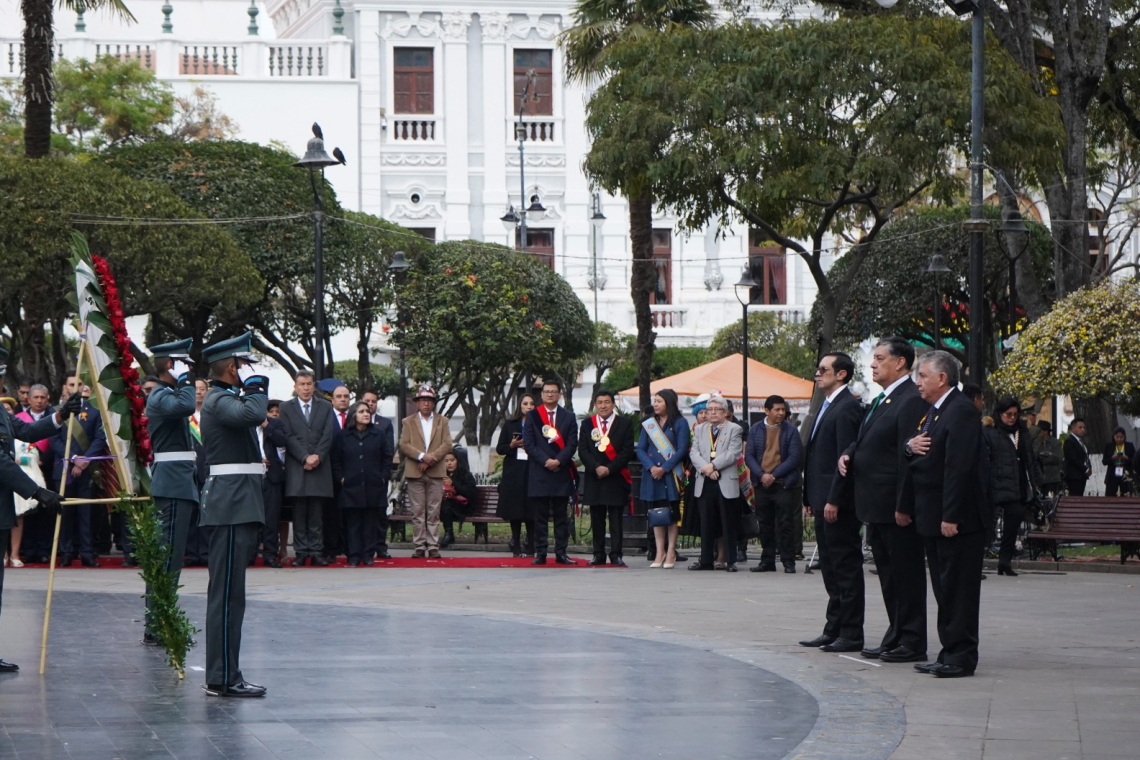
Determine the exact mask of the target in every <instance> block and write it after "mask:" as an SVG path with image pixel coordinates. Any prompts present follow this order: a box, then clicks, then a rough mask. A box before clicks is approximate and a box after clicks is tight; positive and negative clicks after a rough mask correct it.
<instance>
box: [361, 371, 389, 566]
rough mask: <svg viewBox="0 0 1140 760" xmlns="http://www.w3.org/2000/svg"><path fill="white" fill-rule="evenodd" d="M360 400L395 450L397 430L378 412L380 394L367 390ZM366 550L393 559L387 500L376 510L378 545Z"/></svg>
mask: <svg viewBox="0 0 1140 760" xmlns="http://www.w3.org/2000/svg"><path fill="white" fill-rule="evenodd" d="M360 400H361V401H363V402H364V403H365V404H368V411H369V412H371V413H372V424H373V425H375V426H376V431H377V432H378V433H380V437H381V438H383V439H384V440H385V441H388V443H390V444H391V449H392V451H393V452H395V450H396V431H395V428H394V427H393V426H392V421H391V420H390V419H388V418H387V417H385V416H383V415H381V414H377V413H376V407H377V406H379V404H380V394H378V393H376V391H365V392H364V393H362V394H360ZM365 552H366V553H367V554H369V555H373V556H375V557H376V558H377V559H392V555H391V554H389V553H388V509H387V502H386V501H385V507H384V508H383V509H380V510H378V511H377V512H376V546H375V548H373V547H365Z"/></svg>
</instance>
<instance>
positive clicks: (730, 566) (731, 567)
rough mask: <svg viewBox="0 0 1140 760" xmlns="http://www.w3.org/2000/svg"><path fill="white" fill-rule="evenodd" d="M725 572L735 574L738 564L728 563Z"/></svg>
mask: <svg viewBox="0 0 1140 760" xmlns="http://www.w3.org/2000/svg"><path fill="white" fill-rule="evenodd" d="M724 571H725V572H726V573H735V572H736V563H735V562H729V563H728V564H727V565H726V566H725V568H724Z"/></svg>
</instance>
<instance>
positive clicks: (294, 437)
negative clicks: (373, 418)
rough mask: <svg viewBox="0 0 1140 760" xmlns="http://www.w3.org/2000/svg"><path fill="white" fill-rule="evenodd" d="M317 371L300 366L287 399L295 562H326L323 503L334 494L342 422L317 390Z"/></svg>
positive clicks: (283, 417) (286, 432) (287, 472)
mask: <svg viewBox="0 0 1140 760" xmlns="http://www.w3.org/2000/svg"><path fill="white" fill-rule="evenodd" d="M315 391H316V385H315V383H314V380H313V374H312V373H311V372H298V373H297V377H296V379H295V380H294V383H293V392H294V393H295V394H296V398H293V399H290V400H289V401H286V402H285V403H284V404H282V405H281V416H280V418H279V419H280V421H281V428H282V432H283V434H284V439H285V453H286V455H287V456H286V458H285V498H287V499H289V500H290V501H291V502H292V505H293V548H294V550H295V552H296V559H295V560H294V562H293V566H294V567H303V566H304V565H305V561H306V560H309V561H311V562H312V564H313V565H314V566H320V567H324V566H326V565H328V560H327V559H325V558H324V556H323V555H322V549H323V546H324V542H323V539H322V537H321V508H322V507H323V506H324V503H325V501H327V500H328V499H331V498H332V497H333V482H332V447H333V442H334V441H335V440H336V436H337V435H338V434H339V430H340V428H339V427H338V426H337V423H336V419H334V417H333V411H332V404H330V403H329V402H328V401H325V400H324V399H323V398H321V397H320V396H319V395H316V394H315Z"/></svg>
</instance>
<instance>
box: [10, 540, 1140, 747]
mask: <svg viewBox="0 0 1140 760" xmlns="http://www.w3.org/2000/svg"><path fill="white" fill-rule="evenodd" d="M801 569H802V564H801ZM249 577H250V600H251V602H250V608H249V614H248V616H247V619H246V628H245V639H244V644H243V658H242V665H243V670H244V671H245V674H246V676H247V678H249V679H250V680H252V681H255V682H257V683H262V684H264V685H266V686H267V687H268V689H269V696H268V697H267V698H266V699H264V700H244V701H243V700H235V701H223V700H216V699H209V698H207V697H205V696H204V695H203V694H202V692H201V691H200V689H199V685H200V683H201V681H202V672H201V671H200V670H191V671H189V672H188V674H187V679H186V681H185V682H183V683H179V682H178V680H177V678H176V676H174V675H173V674H172V672H171V671H169V670H168V669H167V668H166V667H165V665H164V664H163V663H162V659H161V656H160V654H159V653H158V652H156V651H155V650H153V649H147V648H144V647H142V646H140V645H139V644H138V643H137V642H138V639H139V637H140V633H141V627H140V624H139V623H138V618H139V613H140V612H141V603H140V602H139V601H138V599H137V595H138V593H140V591H141V585H140V583H139V580H138V576H137V575H136V574H135V573H133V572H130V571H123V570H79V569H75V570H70V571H61V572H59V573H58V574H57V576H56V588H57V596H56V601H55V611H54V615H53V626H52V639H51V646H50V649H49V661H48V672H47V674H46V676H44V677H43V678H41V677H40V676H38V675H37V674H36V666H37V662H38V652H39V640H40V625H41V623H42V617H41V615H42V605H43V589H44V588H45V587H46V580H47V574H46V572H45V571H40V570H17V571H9V572H8V574H7V577H6V583H5V598H4V617H3V627H2V630H0V646H2V649H0V654H3V655H4V656H5V658H7V659H12V660H15V661H17V662H19V663H20V664H21V666H22V668H23V670H22V672H21V673H19V674H17V675H7V674H5V675H0V758H9V757H15V758H21V760H22V759H23V758H65V757H66V758H120V757H121V758H151V757H155V758H157V757H162V758H170V757H177V758H184V759H186V758H410V759H412V760H428V759H429V758H431V759H436V760H477V759H479V758H488V759H490V758H505V759H509V760H514V759H515V758H519V759H520V760H522V759H525V758H532V757H533V758H540V759H541V760H561V759H563V758H566V759H571V758H572V759H573V760H581V759H583V758H598V759H600V760H610V759H613V760H617V759H618V758H622V759H623V760H624V759H625V758H630V759H633V758H670V759H671V758H677V759H678V760H680V759H682V758H700V759H702V760H703V759H705V758H725V759H726V760H733V759H735V758H741V759H744V758H755V759H757V760H762V759H766V758H780V757H792V758H804V759H807V758H820V759H822V758H852V759H859V758H886V757H890V758H895V759H897V760H910V759H912V758H914V759H918V760H942V759H943V758H946V759H949V758H985V759H986V760H995V759H1000V758H1027V759H1028V758H1034V759H1036V758H1042V759H1045V760H1061V759H1071V760H1107V759H1108V758H1112V759H1113V760H1118V759H1119V758H1126V757H1134V756H1135V755H1136V747H1137V746H1140V725H1138V721H1137V720H1136V716H1137V715H1140V668H1138V666H1140V650H1138V647H1137V643H1136V642H1137V639H1138V638H1140V625H1138V624H1140V604H1138V603H1137V599H1138V597H1137V595H1138V594H1140V589H1138V588H1135V587H1134V581H1135V579H1134V576H1126V575H1112V574H1099V573H1097V574H1093V573H1070V574H1046V573H1023V574H1022V575H1021V576H1020V577H1018V578H1014V579H1010V578H999V577H996V576H991V577H990V579H989V580H987V581H986V582H985V584H984V585H983V587H982V588H983V610H982V646H981V655H982V659H981V663H980V665H979V669H978V673H977V675H976V676H975V677H974V678H969V679H961V680H956V681H945V680H939V679H935V678H933V677H930V676H924V675H921V674H919V673H916V672H915V671H914V670H913V669H912V668H911V667H910V666H909V665H881V666H878V664H877V663H870V662H866V661H859V660H858V658H857V657H856V658H855V659H854V660H852V659H849V658H847V657H842V656H838V655H827V654H823V653H821V652H818V651H807V650H804V649H802V648H801V647H799V646H796V644H795V642H796V641H797V640H799V639H801V638H805V637H811V636H814V635H816V634H818V633H819V630H820V628H821V619H822V612H823V606H824V599H825V596H824V593H823V588H822V579H821V577H820V576H819V574H818V573H816V574H813V575H803V574H799V575H796V576H787V575H784V574H773V575H762V576H756V575H752V574H749V573H737V574H736V575H728V574H725V573H688V572H686V571H684V570H682V569H681V567H680V566H678V567H677V568H675V569H673V570H668V571H666V570H651V569H649V568H648V567H647V566H646V563H645V562H644V560H642V559H635V560H633V565H632V568H631V569H630V570H627V571H615V570H604V571H593V570H588V569H585V568H582V569H561V568H557V567H553V566H551V567H547V568H534V569H461V568H454V569H439V568H432V569H427V568H425V569H409V570H404V569H390V568H361V569H353V570H348V569H338V570H321V569H310V568H306V569H298V570H291V569H290V570H257V571H254V572H251V573H250V576H249ZM183 578H184V581H185V583H186V588H185V589H184V594H185V603H186V607H187V610H188V612H189V613H190V616H191V618H192V620H193V621H194V622H195V624H196V625H198V627H201V626H202V616H203V608H204V597H205V587H206V573H205V571H204V570H201V569H192V570H187V571H186V572H185V573H184V575H183ZM867 580H868V590H869V592H870V593H871V596H870V597H869V603H868V621H867V636H868V639H869V640H870V639H872V638H874V637H876V636H878V635H879V634H881V632H882V630H883V627H884V625H885V616H884V615H883V613H882V605H881V603H880V602H879V601H878V597H877V583H876V580H875V578H874V577H873V576H870V575H868V578H867ZM933 615H934V607H933V599H931V640H932V646H933V645H934V642H935V641H936V635H935V632H934V630H933V619H934V618H933ZM203 656H204V654H203V651H202V648H201V644H200V645H199V647H198V648H196V649H195V650H193V651H192V652H191V655H190V665H191V667H192V668H194V667H198V668H200V667H201V665H202V660H203Z"/></svg>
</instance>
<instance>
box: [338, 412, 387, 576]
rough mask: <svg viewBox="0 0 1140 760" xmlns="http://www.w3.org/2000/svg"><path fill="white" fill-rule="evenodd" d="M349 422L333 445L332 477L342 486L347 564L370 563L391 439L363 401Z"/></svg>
mask: <svg viewBox="0 0 1140 760" xmlns="http://www.w3.org/2000/svg"><path fill="white" fill-rule="evenodd" d="M348 420H349V424H348V425H346V426H345V428H344V429H343V430H341V431H340V435H339V436H337V439H336V443H335V444H334V445H333V457H332V467H333V478H334V479H335V480H336V481H337V482H339V483H340V484H341V485H340V501H339V504H340V508H341V514H342V516H343V523H344V540H345V545H346V546H345V548H346V553H347V554H348V566H349V567H359V566H360V565H362V564H363V565H371V564H372V561H373V559H374V558H375V553H374V552H375V551H376V518H377V510H380V509H386V508H387V506H388V480H389V479H390V478H391V476H392V457H393V456H394V454H395V451H393V447H392V442H391V440H390V439H389V438H388V437H387V436H383V435H380V432H379V431H378V430H377V429H376V426H375V425H373V424H372V413H371V412H370V411H369V409H368V405H367V404H365V403H364V402H359V403H357V404H355V405H354V406H353V407H352V409H350V410H349V413H348Z"/></svg>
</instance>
